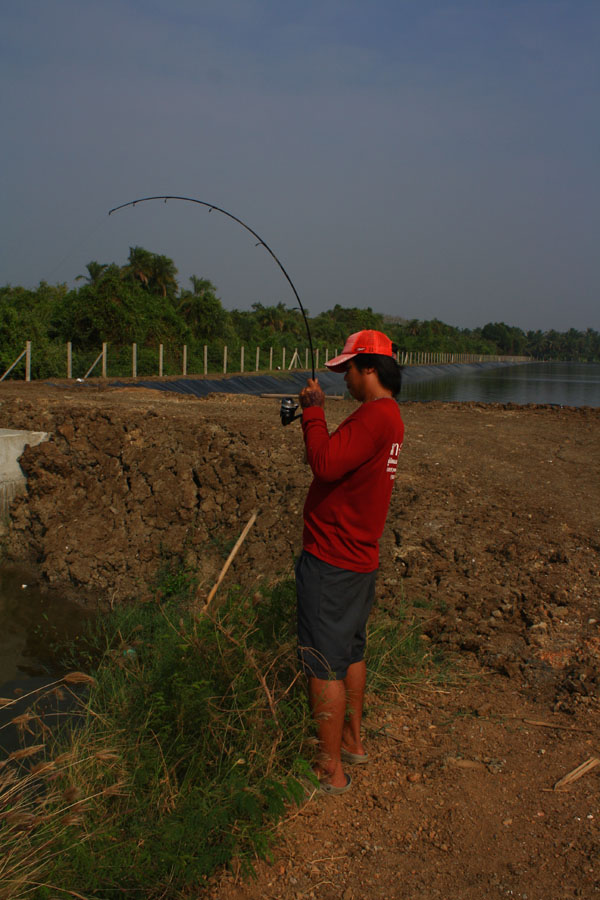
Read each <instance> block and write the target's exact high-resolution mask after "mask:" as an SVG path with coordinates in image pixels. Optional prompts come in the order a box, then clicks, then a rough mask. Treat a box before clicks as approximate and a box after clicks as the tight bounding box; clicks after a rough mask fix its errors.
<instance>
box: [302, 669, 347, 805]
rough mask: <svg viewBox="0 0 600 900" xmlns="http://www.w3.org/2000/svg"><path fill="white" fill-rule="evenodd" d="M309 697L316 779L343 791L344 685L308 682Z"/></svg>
mask: <svg viewBox="0 0 600 900" xmlns="http://www.w3.org/2000/svg"><path fill="white" fill-rule="evenodd" d="M308 697H309V700H310V707H311V709H312V713H313V717H314V719H315V722H316V724H317V735H318V738H319V750H320V758H319V762H318V763H317V769H316V773H317V775H324V776H325V778H326V779H327V781H329V782H330V784H332V785H334V786H335V787H344V785H345V784H346V776H345V774H344V770H343V768H342V760H341V756H340V753H341V747H342V729H343V727H344V716H345V714H346V688H345V685H344V682H343V681H329V680H325V679H322V678H309V679H308Z"/></svg>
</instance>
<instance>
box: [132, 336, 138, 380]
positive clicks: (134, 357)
mask: <svg viewBox="0 0 600 900" xmlns="http://www.w3.org/2000/svg"><path fill="white" fill-rule="evenodd" d="M131 377H132V378H137V344H132V345H131Z"/></svg>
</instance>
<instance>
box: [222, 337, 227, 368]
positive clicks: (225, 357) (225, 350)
mask: <svg viewBox="0 0 600 900" xmlns="http://www.w3.org/2000/svg"><path fill="white" fill-rule="evenodd" d="M223 375H227V344H225V346H224V347H223Z"/></svg>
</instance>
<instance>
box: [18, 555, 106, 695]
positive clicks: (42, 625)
mask: <svg viewBox="0 0 600 900" xmlns="http://www.w3.org/2000/svg"><path fill="white" fill-rule="evenodd" d="M90 615H91V613H90V612H88V611H87V610H86V609H84V608H83V607H82V606H80V605H79V604H77V603H75V602H74V601H72V600H67V599H65V598H64V597H61V596H60V595H59V594H57V593H56V592H54V591H53V592H51V593H50V592H48V591H44V590H42V589H41V588H40V587H39V586H38V585H37V584H36V581H35V578H34V577H33V575H32V573H31V572H30V571H29V570H27V569H26V568H24V567H22V566H7V565H5V566H2V567H1V568H0V623H1V626H2V627H1V628H0V686H3V685H5V684H6V683H7V682H11V681H13V680H15V679H25V680H26V679H27V678H31V677H41V678H44V677H48V678H49V679H51V678H52V677H53V676H54V675H56V674H60V663H59V662H58V661H57V657H58V655H59V648H60V646H61V645H64V643H65V642H68V641H70V640H75V638H76V637H77V635H78V634H79V633H80V632H81V630H82V628H83V625H84V622H85V621H86V619H88V618H89V617H90ZM0 690H2V687H0ZM3 696H4V695H3Z"/></svg>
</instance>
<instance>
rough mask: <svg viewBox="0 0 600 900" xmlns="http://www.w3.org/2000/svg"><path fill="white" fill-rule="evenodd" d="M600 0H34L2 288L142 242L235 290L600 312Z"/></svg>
mask: <svg viewBox="0 0 600 900" xmlns="http://www.w3.org/2000/svg"><path fill="white" fill-rule="evenodd" d="M599 88H600V2H598V0H448V2H442V0H369V2H367V0H304V2H302V3H296V2H282V0H19V2H15V3H4V4H3V7H2V13H1V15H0V114H1V115H0V121H1V122H2V138H1V139H0V159H1V160H2V165H1V168H0V185H1V191H0V202H1V209H2V214H1V224H0V284H6V283H11V284H22V285H25V286H28V287H33V286H35V285H37V283H38V282H39V281H40V280H41V279H45V280H47V281H49V282H51V283H56V282H62V281H66V282H68V283H69V284H72V283H73V282H74V278H75V276H76V275H78V274H80V273H82V272H84V271H85V265H86V263H88V262H89V261H90V260H92V259H95V260H97V261H99V262H102V263H104V262H117V263H119V264H123V263H124V262H125V260H126V258H127V255H128V252H129V247H130V246H133V245H141V246H143V247H146V248H147V249H148V250H151V251H153V252H155V253H164V254H167V255H168V256H170V257H172V258H173V259H174V260H175V263H176V265H177V268H178V270H179V276H178V277H179V281H180V284H181V285H183V286H186V287H189V286H190V284H189V281H188V278H189V276H190V275H192V274H195V275H198V276H199V277H205V278H210V279H211V280H212V281H213V282H214V283H215V284H216V285H217V289H218V293H219V296H220V297H221V299H222V301H223V303H224V305H225V307H227V308H233V307H237V308H240V309H244V308H248V307H249V306H250V304H251V303H253V302H254V301H257V300H258V301H261V302H263V303H265V304H271V303H277V302H279V301H283V302H284V303H286V305H289V306H293V305H294V302H295V301H294V297H293V295H292V293H291V290H290V288H289V285H288V284H287V282H286V281H285V279H284V278H283V276H282V275H281V272H280V271H279V269H278V268H277V266H276V265H275V264H274V262H273V260H272V259H271V258H270V257H269V256H268V254H267V253H266V252H265V251H264V249H261V248H256V247H255V246H254V242H253V240H252V238H251V236H250V235H249V234H248V233H247V232H245V231H244V230H243V229H242V228H240V227H239V226H238V225H237V224H236V223H234V222H232V221H230V220H229V219H226V218H225V217H224V216H219V215H218V214H216V213H211V214H209V213H208V211H207V210H205V209H203V208H202V207H199V206H195V205H192V204H185V203H176V202H171V203H169V204H168V205H166V206H165V205H164V204H163V203H147V204H143V205H141V206H138V207H136V208H135V209H126V210H123V211H122V212H119V213H117V214H115V215H113V216H111V217H110V218H108V216H107V212H108V210H109V209H110V208H111V207H113V206H117V205H118V204H120V203H125V202H126V201H128V200H133V199H135V198H136V197H144V196H149V195H154V194H182V195H187V196H191V197H196V198H198V199H200V200H206V201H208V202H211V203H215V204H216V205H218V206H221V207H224V208H225V209H227V210H229V211H230V212H232V213H233V214H235V215H236V216H238V217H239V218H241V219H243V220H244V221H246V222H247V223H248V224H249V225H250V226H251V227H252V228H253V229H254V230H255V231H257V232H258V234H260V235H261V237H263V238H264V240H266V242H267V243H268V244H269V245H270V246H271V247H272V249H273V250H274V251H275V253H276V254H277V255H278V256H279V257H280V259H281V261H282V263H283V265H284V266H285V267H286V269H287V270H288V272H289V274H290V276H291V278H292V280H293V282H294V284H295V285H296V288H297V290H298V293H299V294H300V297H301V299H302V301H303V303H304V305H305V306H306V307H307V308H308V310H309V311H310V313H311V314H312V315H314V314H316V313H318V312H320V311H321V310H323V309H328V308H331V307H332V306H333V305H334V304H335V303H340V304H342V305H344V306H372V307H373V308H374V309H375V310H377V311H379V312H386V313H391V314H393V315H398V316H403V317H406V318H419V319H430V318H434V317H437V318H439V319H442V320H443V321H445V322H448V323H450V324H453V325H459V326H462V327H469V328H472V327H475V326H478V325H483V324H485V323H486V322H489V321H505V322H507V323H508V324H511V325H519V326H521V327H522V328H524V329H526V330H527V329H530V328H533V329H535V328H541V329H543V330H546V329H549V328H556V329H558V330H561V331H562V330H566V329H567V328H569V327H574V328H578V329H585V328H587V327H591V328H595V329H600V296H599V294H600V292H599V284H600V277H599V271H600V252H599V236H600V190H599V188H600V124H599V123H600V90H599Z"/></svg>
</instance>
